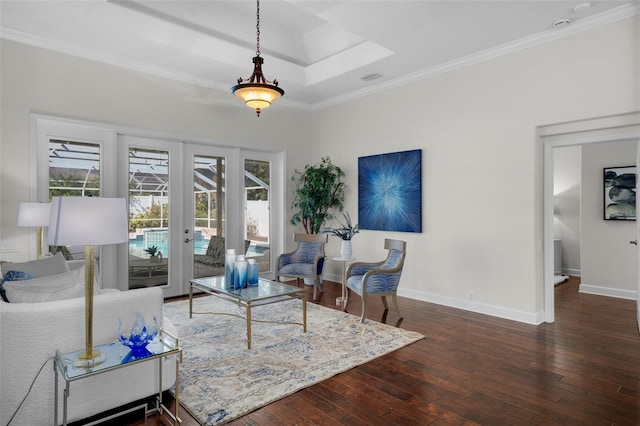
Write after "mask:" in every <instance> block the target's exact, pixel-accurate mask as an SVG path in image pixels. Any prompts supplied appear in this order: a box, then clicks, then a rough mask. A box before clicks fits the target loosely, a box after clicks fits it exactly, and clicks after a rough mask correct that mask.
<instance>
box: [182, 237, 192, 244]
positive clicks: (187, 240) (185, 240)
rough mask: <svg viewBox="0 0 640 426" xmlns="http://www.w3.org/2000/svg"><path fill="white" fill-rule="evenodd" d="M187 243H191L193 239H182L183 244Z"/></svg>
mask: <svg viewBox="0 0 640 426" xmlns="http://www.w3.org/2000/svg"><path fill="white" fill-rule="evenodd" d="M189 241H193V238H185V239H184V242H185V243H188V242H189Z"/></svg>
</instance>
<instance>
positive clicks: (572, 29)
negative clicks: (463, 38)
mask: <svg viewBox="0 0 640 426" xmlns="http://www.w3.org/2000/svg"><path fill="white" fill-rule="evenodd" d="M639 14H640V2H637V1H636V2H634V3H630V4H627V5H624V6H620V7H618V8H615V9H612V10H610V11H608V12H605V13H601V14H599V15H596V16H594V17H592V18H587V19H585V20H583V21H580V22H576V23H573V24H571V25H568V26H566V27H563V28H550V29H549V30H547V31H545V32H542V33H538V34H535V35H533V36H529V37H525V38H522V39H519V40H516V41H514V42H510V43H506V44H503V45H500V46H497V47H492V48H490V49H487V50H484V51H482V52H478V53H474V54H472V55H468V56H465V57H462V58H459V59H455V60H453V61H449V62H445V63H443V64H439V65H436V66H434V67H431V68H427V69H424V70H421V71H418V72H415V73H413V74H408V75H405V76H402V77H400V78H397V79H395V80H391V81H387V82H384V83H381V84H378V85H375V86H371V87H368V88H365V89H361V90H356V91H353V92H349V93H347V94H344V95H341V96H337V97H335V98H332V99H327V100H326V101H321V102H316V103H314V104H312V105H310V109H311V110H312V111H317V110H321V109H324V108H327V107H330V106H334V105H338V104H341V103H345V102H348V101H352V100H355V99H359V98H363V97H365V96H369V95H373V94H375V93H380V92H383V91H386V90H389V89H393V88H396V87H400V86H404V85H406V84H410V83H414V82H416V81H420V80H424V79H426V78H429V77H433V76H436V75H440V74H444V73H447V72H450V71H455V70H458V69H461V68H465V67H468V66H471V65H475V64H479V63H482V62H485V61H489V60H491V59H495V58H498V57H500V56H504V55H508V54H510V53H515V52H518V51H520V50H524V49H528V48H530V47H534V46H539V45H541V44H544V43H548V42H551V41H555V40H559V39H562V38H565V37H568V36H570V35H573V34H577V33H580V32H583V31H587V30H591V29H594V28H598V27H601V26H603V25H607V24H610V23H612V22H616V21H619V20H622V19H626V18H630V17H632V16H635V15H639Z"/></svg>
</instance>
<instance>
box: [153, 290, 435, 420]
mask: <svg viewBox="0 0 640 426" xmlns="http://www.w3.org/2000/svg"><path fill="white" fill-rule="evenodd" d="M301 303H302V302H301V301H299V300H290V301H286V302H281V303H276V304H272V305H266V306H261V307H258V308H254V309H252V310H251V316H252V317H253V319H254V320H277V321H289V322H292V321H294V322H302V307H301ZM194 311H201V312H204V311H209V312H226V313H238V308H237V307H236V306H235V305H233V304H231V303H230V302H224V301H221V300H220V299H218V298H216V297H213V296H207V297H201V298H196V299H194ZM164 313H165V316H166V317H167V318H169V319H171V322H172V323H173V324H174V325H175V326H176V328H177V330H178V336H179V338H180V346H181V347H182V349H183V352H184V354H183V355H184V358H183V362H182V364H181V366H180V395H179V396H180V402H181V403H182V405H183V406H184V407H186V408H187V410H188V411H189V412H190V413H191V414H192V415H193V417H195V418H196V419H197V420H198V421H199V422H200V423H202V424H204V425H218V424H222V423H225V422H228V421H230V420H233V419H235V418H237V417H240V416H242V415H245V414H247V413H249V412H251V411H253V410H255V409H257V408H260V407H262V406H264V405H267V404H269V403H271V402H273V401H276V400H278V399H280V398H283V397H285V396H287V395H290V394H292V393H294V392H296V391H298V390H300V389H303V388H305V387H308V386H311V385H313V384H315V383H318V382H321V381H323V380H325V379H328V378H329V377H332V376H334V375H336V374H338V373H341V372H343V371H346V370H349V369H350V368H353V367H355V366H358V365H361V364H364V363H365V362H368V361H371V360H372V359H375V358H377V357H380V356H382V355H384V354H387V353H389V352H393V351H395V350H396V349H399V348H401V347H403V346H406V345H408V344H410V343H413V342H415V341H417V340H420V339H422V338H424V336H422V335H421V334H419V333H416V332H412V331H406V330H402V329H399V328H395V327H392V326H388V325H385V324H381V323H378V322H373V321H367V323H365V324H361V323H360V318H359V317H356V316H354V315H350V314H346V313H344V312H341V311H336V310H333V309H329V308H325V307H322V306H318V305H316V304H313V303H307V333H304V332H303V330H302V326H301V325H295V324H271V323H260V322H253V324H252V333H251V335H252V339H251V349H250V350H249V349H247V342H246V340H245V335H246V322H245V320H244V319H242V318H238V317H234V316H229V315H213V314H199V315H195V314H194V316H193V318H192V319H190V318H189V302H188V301H186V300H183V301H178V302H170V303H166V304H165V305H164Z"/></svg>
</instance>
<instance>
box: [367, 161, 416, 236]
mask: <svg viewBox="0 0 640 426" xmlns="http://www.w3.org/2000/svg"><path fill="white" fill-rule="evenodd" d="M358 224H359V225H360V229H371V230H378V231H398V232H422V150H421V149H416V150H412V151H403V152H392V153H389V154H379V155H370V156H368V157H359V158H358Z"/></svg>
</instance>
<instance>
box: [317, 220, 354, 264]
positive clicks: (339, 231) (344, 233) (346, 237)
mask: <svg viewBox="0 0 640 426" xmlns="http://www.w3.org/2000/svg"><path fill="white" fill-rule="evenodd" d="M342 217H344V223H342V222H340V221H338V224H339V225H340V226H339V227H337V228H324V229H323V230H322V232H325V233H327V234H331V235H333V236H335V237H338V238H340V239H341V240H342V245H341V246H340V257H342V258H343V259H351V256H352V255H353V251H352V249H351V238H353V236H354V235H356V234H357V233H358V232H360V226H359V225H358V224H357V223H356V224H355V225H352V224H351V216H349V212H345V213H342Z"/></svg>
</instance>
